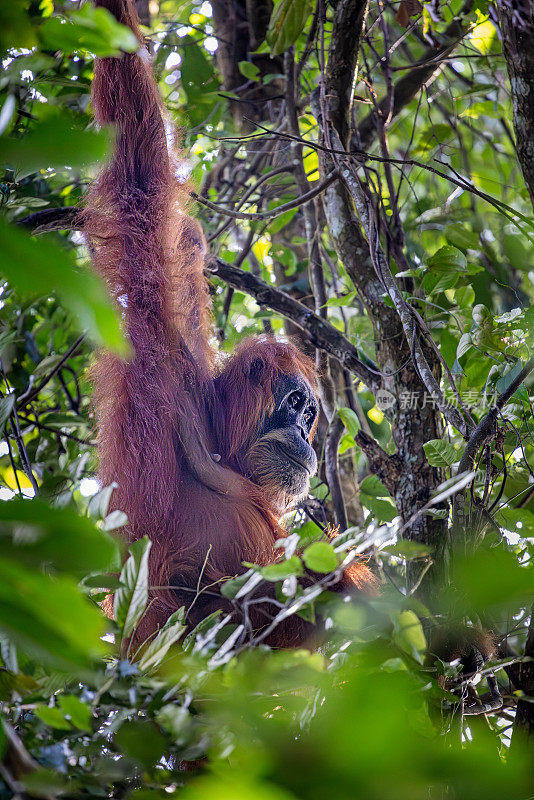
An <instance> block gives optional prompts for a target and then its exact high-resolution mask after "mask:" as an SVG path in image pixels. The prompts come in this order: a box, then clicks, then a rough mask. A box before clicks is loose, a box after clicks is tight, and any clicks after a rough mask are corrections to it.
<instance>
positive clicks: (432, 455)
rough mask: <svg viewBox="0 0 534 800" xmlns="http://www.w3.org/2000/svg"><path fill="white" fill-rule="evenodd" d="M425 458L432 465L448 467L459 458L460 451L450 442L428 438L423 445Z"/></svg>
mask: <svg viewBox="0 0 534 800" xmlns="http://www.w3.org/2000/svg"><path fill="white" fill-rule="evenodd" d="M423 448H424V451H425V455H426V460H427V461H428V463H429V464H430V465H431V466H432V467H450V466H451V464H454V462H455V461H458V460H459V459H460V453H459V451H458V450H456V448H455V446H454V445H453V444H452V443H451V442H445V441H443V439H430V441H429V442H425V444H424V445H423Z"/></svg>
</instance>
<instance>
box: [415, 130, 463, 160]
mask: <svg viewBox="0 0 534 800" xmlns="http://www.w3.org/2000/svg"><path fill="white" fill-rule="evenodd" d="M453 135H454V134H453V131H452V130H451V127H450V125H446V124H445V123H443V122H440V123H437V124H432V125H428V126H427V127H426V128H424V129H423V130H422V132H421V134H420V136H419V139H418V141H417V144H416V146H415V147H414V153H426V152H428V151H429V150H435V148H436V147H437V146H438V145H440V144H442V143H443V142H446V141H448V140H450V139H451V138H452V137H453Z"/></svg>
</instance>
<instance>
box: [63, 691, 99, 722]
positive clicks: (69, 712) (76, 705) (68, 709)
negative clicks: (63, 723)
mask: <svg viewBox="0 0 534 800" xmlns="http://www.w3.org/2000/svg"><path fill="white" fill-rule="evenodd" d="M58 701H59V706H60V708H61V710H62V711H63V714H64V715H65V717H66V718H67V719H68V720H70V722H72V724H73V725H74V726H75V727H76V728H79V729H80V730H82V731H89V730H91V718H92V713H91V709H90V707H89V706H88V705H87V703H84V702H82V700H80V698H79V697H76V695H74V694H61V695H59V698H58Z"/></svg>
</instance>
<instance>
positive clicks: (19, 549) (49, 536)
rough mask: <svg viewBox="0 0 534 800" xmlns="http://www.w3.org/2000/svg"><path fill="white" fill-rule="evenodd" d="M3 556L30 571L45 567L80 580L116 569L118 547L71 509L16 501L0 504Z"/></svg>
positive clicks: (1, 550) (0, 532)
mask: <svg viewBox="0 0 534 800" xmlns="http://www.w3.org/2000/svg"><path fill="white" fill-rule="evenodd" d="M21 531H22V532H23V533H21ZM0 555H2V557H4V558H10V559H12V560H13V561H17V562H19V563H20V564H23V565H24V566H25V567H27V568H28V569H36V570H40V569H41V568H42V567H43V566H46V567H47V569H49V570H50V569H51V570H53V572H55V573H64V574H68V575H72V576H74V577H76V578H77V579H80V578H83V577H85V576H86V575H87V574H88V573H90V572H95V571H97V570H99V571H103V570H111V569H113V568H114V567H116V560H117V545H116V544H115V542H114V541H113V540H112V539H111V537H110V536H109V535H108V534H106V533H104V532H103V531H100V530H98V528H96V527H95V525H94V524H93V523H92V522H91V521H90V520H89V519H86V518H85V517H80V516H79V515H78V514H76V513H75V512H73V511H71V510H70V509H66V508H51V507H50V506H48V505H47V504H46V503H44V502H43V501H41V500H31V501H28V500H19V499H17V500H10V501H9V502H3V503H0Z"/></svg>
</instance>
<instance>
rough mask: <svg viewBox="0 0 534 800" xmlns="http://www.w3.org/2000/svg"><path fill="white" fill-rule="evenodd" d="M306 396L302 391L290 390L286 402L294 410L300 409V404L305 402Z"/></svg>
mask: <svg viewBox="0 0 534 800" xmlns="http://www.w3.org/2000/svg"><path fill="white" fill-rule="evenodd" d="M305 400H306V398H305V397H304V395H303V394H302V392H291V394H290V395H288V398H287V401H286V402H287V404H288V406H289V408H292V409H293V410H294V411H300V409H301V408H302V406H303V405H304V403H305Z"/></svg>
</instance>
